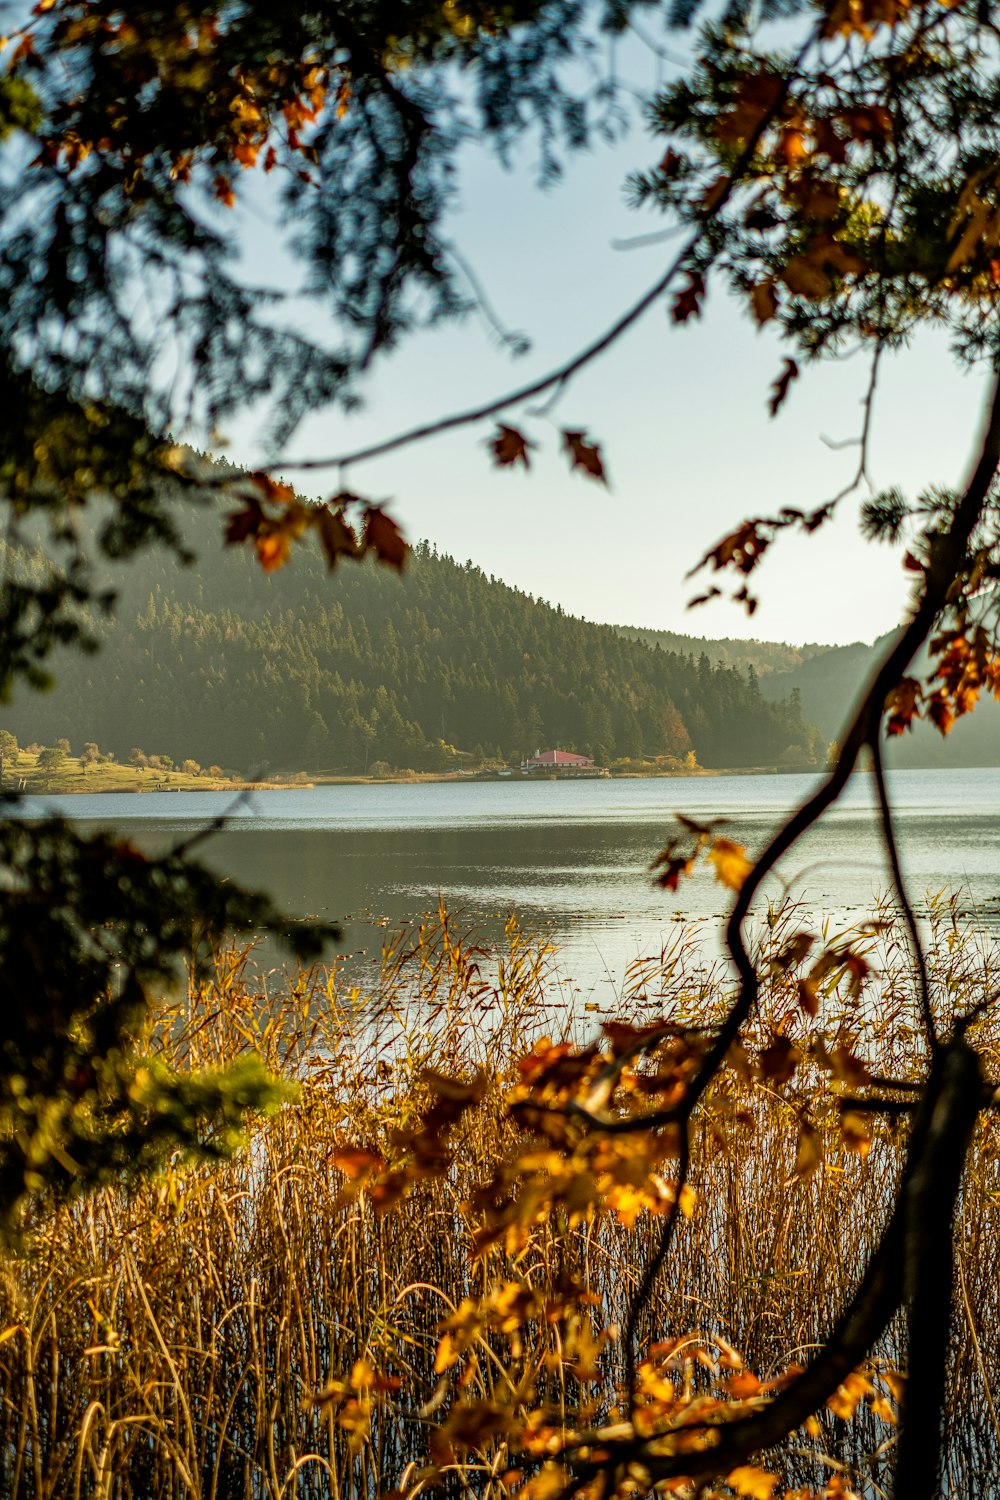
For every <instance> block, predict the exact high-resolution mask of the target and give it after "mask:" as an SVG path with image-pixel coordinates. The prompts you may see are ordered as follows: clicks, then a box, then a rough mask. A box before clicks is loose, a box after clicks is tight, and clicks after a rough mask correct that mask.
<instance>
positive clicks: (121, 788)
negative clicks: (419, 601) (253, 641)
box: [0, 766, 822, 798]
mask: <svg viewBox="0 0 1000 1500" xmlns="http://www.w3.org/2000/svg"><path fill="white" fill-rule="evenodd" d="M821 769H822V768H821V767H819V766H795V767H790V766H739V767H735V768H726V767H721V768H715V767H711V768H703V767H700V766H699V767H698V768H697V770H688V769H684V770H678V771H664V770H657V771H621V772H614V771H612V772H611V773H610V774H609V775H608V776H606V777H582V776H559V775H553V774H542V775H538V776H518V775H511V776H500V775H485V776H483V775H477V774H472V773H465V772H460V771H410V772H406V773H400V774H399V775H394V776H323V775H317V776H313V777H309V778H308V779H302V780H299V779H292V778H288V779H283V780H280V781H279V780H270V779H262V780H260V781H256V780H249V779H245V778H240V779H236V778H233V779H232V780H228V779H220V778H215V777H198V778H197V779H196V778H194V777H186V776H177V777H176V780H170V781H166V779H164V781H158V783H157V784H156V785H154V786H149V785H136V783H135V782H134V781H132V780H127V781H126V779H125V778H122V779H121V780H120V781H119V780H118V778H107V781H112V784H111V785H108V784H107V781H105V784H103V785H100V786H94V785H90V786H87V785H81V784H80V781H81V780H82V779H83V778H79V779H77V778H76V777H73V778H72V783H71V784H69V785H66V784H65V782H64V781H63V780H62V778H54V779H53V783H49V784H42V785H30V786H26V787H23V788H21V789H14V788H6V789H0V795H6V796H10V797H12V798H16V797H86V796H90V797H97V796H137V797H145V796H167V795H171V796H173V795H176V794H177V793H180V792H231V793H239V792H294V791H310V790H315V789H316V787H321V786H424V785H427V784H432V783H445V782H451V783H454V784H456V785H460V786H477V785H482V786H498V785H501V786H502V785H504V784H508V783H509V784H510V785H512V786H527V785H532V784H541V783H543V782H544V783H546V784H549V785H551V784H552V783H553V782H580V781H594V780H602V781H676V780H680V779H685V780H691V779H695V778H696V779H708V780H710V779H712V778H715V777H719V776H816V775H818V774H820V772H821ZM299 774H300V775H301V774H302V773H299ZM66 779H67V780H69V778H66ZM31 780H32V781H34V778H31Z"/></svg>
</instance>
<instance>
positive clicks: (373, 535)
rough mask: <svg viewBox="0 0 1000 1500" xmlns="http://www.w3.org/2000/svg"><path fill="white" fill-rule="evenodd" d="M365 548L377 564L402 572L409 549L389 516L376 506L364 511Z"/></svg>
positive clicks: (370, 506)
mask: <svg viewBox="0 0 1000 1500" xmlns="http://www.w3.org/2000/svg"><path fill="white" fill-rule="evenodd" d="M365 548H366V549H369V550H371V551H372V552H374V553H375V556H376V557H377V558H378V560H379V562H381V563H385V564H386V566H387V567H389V568H395V569H396V570H397V572H402V569H403V564H404V563H405V562H406V555H407V553H408V552H409V550H410V549H409V547H408V546H407V544H406V540H405V538H404V536H403V533H402V532H401V531H400V529H399V527H398V526H397V525H396V523H395V521H394V520H393V519H392V518H391V516H387V515H386V513H385V511H384V510H382V509H381V508H380V507H379V506H377V505H369V506H367V507H366V509H365Z"/></svg>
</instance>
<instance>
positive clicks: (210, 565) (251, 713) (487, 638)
mask: <svg viewBox="0 0 1000 1500" xmlns="http://www.w3.org/2000/svg"><path fill="white" fill-rule="evenodd" d="M186 536H187V537H188V539H189V541H190V542H191V545H192V546H193V548H194V550H195V551H196V552H197V553H198V555H199V559H200V560H199V561H198V562H197V563H196V564H194V565H193V566H191V567H189V568H186V569H182V568H179V567H177V566H176V565H175V564H174V563H173V562H172V561H171V560H169V559H167V558H165V557H161V556H152V557H150V556H147V557H144V558H141V559H138V560H137V561H135V562H133V563H132V564H130V565H129V567H128V569H125V570H123V572H124V573H125V581H124V587H123V589H122V592H121V596H120V599H119V604H118V614H117V620H116V622H115V623H113V624H110V625H104V624H101V625H99V626H98V633H99V634H100V636H101V638H102V649H101V651H100V652H99V653H98V654H97V655H95V656H91V657H86V656H79V655H74V654H72V653H69V652H67V653H64V655H63V656H62V657H61V659H60V660H59V661H58V662H57V663H56V665H55V673H56V677H57V685H56V687H55V689H54V690H53V691H52V692H49V693H45V694H33V693H30V692H28V691H27V690H24V691H22V692H21V693H20V694H19V696H18V697H17V698H16V699H15V701H14V703H13V704H12V705H11V706H10V707H9V708H7V709H6V710H5V711H4V712H3V714H2V718H0V726H2V727H6V728H9V729H11V730H12V731H13V732H14V733H15V734H16V735H17V736H18V738H19V739H20V740H21V741H22V743H24V742H29V741H31V740H40V741H43V742H45V743H47V744H50V743H53V742H54V741H55V740H56V739H58V738H60V737H65V738H68V739H69V740H70V741H71V743H72V744H73V745H74V747H78V746H79V745H80V744H82V743H83V742H84V741H88V740H92V741H95V742H96V743H98V744H99V745H100V746H101V747H102V748H104V749H111V750H113V751H114V752H115V753H116V755H117V756H118V757H119V759H121V758H123V757H126V756H127V755H128V754H129V752H130V750H132V749H133V748H136V747H137V748H141V749H143V750H146V751H147V752H150V751H152V752H156V753H158V754H169V755H171V756H173V757H174V759H180V758H183V757H192V758H194V759H195V760H198V761H200V762H201V763H202V764H203V765H211V764H217V765H221V766H224V767H227V768H233V769H235V770H238V771H247V770H249V769H251V768H254V767H262V766H265V765H267V766H270V767H273V768H279V769H306V770H311V771H314V772H320V771H327V772H342V773H345V774H352V773H358V772H363V771H364V770H365V768H366V767H370V766H371V765H372V763H374V762H376V761H385V762H387V763H388V764H389V765H391V766H395V767H413V768H415V769H437V768H441V767H443V766H445V765H448V764H451V765H454V764H455V763H456V757H455V754H454V752H455V751H456V750H457V751H462V752H464V753H465V754H467V755H472V756H499V757H502V758H503V759H505V760H508V761H511V760H517V759H518V758H520V757H521V756H522V755H524V754H525V753H530V752H532V751H534V750H535V749H537V748H546V747H550V746H560V747H561V748H563V749H567V750H575V751H579V752H582V753H586V754H590V755H593V756H594V757H595V759H596V760H597V761H598V762H599V763H607V762H609V761H611V760H614V759H616V758H619V757H625V756H629V757H636V756H656V755H661V756H670V757H675V758H676V759H677V760H678V761H683V760H684V758H685V757H686V756H687V755H688V754H689V752H690V751H692V750H693V751H694V754H695V756H696V757H697V760H698V762H699V763H700V764H701V765H704V766H706V767H712V766H715V767H722V766H732V767H738V766H754V765H777V764H788V765H808V764H812V763H815V762H816V760H817V758H821V756H822V753H823V750H825V741H824V742H821V741H820V737H819V735H818V734H817V732H816V731H815V729H814V728H813V727H812V726H811V725H810V724H809V723H808V722H807V720H806V719H805V718H804V717H803V714H802V711H801V708H800V705H799V702H798V699H797V697H796V695H795V694H794V693H792V694H791V695H790V696H788V697H787V698H778V699H777V700H776V701H771V700H770V699H768V698H765V697H763V696H762V694H761V692H760V688H759V685H758V682H757V678H756V675H755V674H754V673H753V672H752V671H749V672H747V671H744V670H740V671H737V670H735V669H734V668H732V667H728V666H722V665H713V663H712V661H711V660H710V659H709V657H708V655H707V654H706V653H704V652H701V651H700V650H699V651H698V654H695V653H694V652H692V651H690V650H689V651H684V650H664V649H663V648H662V647H661V646H659V645H652V646H650V645H647V644H644V643H643V642H641V641H635V640H629V639H626V638H625V636H624V635H623V634H621V633H620V632H618V631H616V630H615V629H613V628H612V627H610V626H603V625H593V624H589V623H587V622H586V621H584V620H580V619H576V618H574V617H572V616H569V615H566V614H564V613H563V611H562V610H561V609H560V608H558V607H557V608H552V607H551V606H549V605H547V604H544V603H542V602H540V601H538V600H535V599H533V598H531V597H529V596H528V595H525V594H523V593H520V592H518V591H517V590H516V589H512V588H509V587H508V586H507V585H506V584H503V583H501V582H500V581H499V580H497V579H494V578H489V577H487V576H486V575H485V574H484V573H482V572H481V571H480V570H479V569H478V568H475V567H473V566H472V565H471V564H465V565H460V564H458V563H456V562H455V561H453V560H452V559H451V558H448V557H441V556H438V555H437V554H436V553H435V552H434V551H433V550H432V549H430V548H428V547H427V546H426V545H421V546H419V547H418V548H417V549H416V551H415V554H414V556H413V557H412V558H411V560H410V564H409V566H408V567H407V569H406V572H405V573H404V575H403V577H402V578H400V577H399V576H398V575H397V574H395V573H394V572H391V571H389V570H387V569H385V568H380V567H378V566H377V565H374V564H372V565H370V566H367V565H366V566H354V565H351V564H342V565H341V566H340V567H339V568H338V570H337V572H336V573H335V574H334V575H333V576H332V577H331V576H330V575H329V574H328V572H327V570H326V567H325V564H324V563H323V562H322V561H321V560H320V558H319V557H318V556H314V555H312V554H310V553H309V552H308V550H307V549H306V548H302V549H300V550H299V551H297V552H296V555H295V557H294V560H293V561H292V562H291V563H290V564H289V565H288V566H287V567H286V568H284V569H283V570H281V571H280V572H278V573H275V574H273V575H271V576H269V577H268V576H264V575H262V574H261V572H260V570H259V568H258V567H257V565H256V562H255V560H254V559H253V558H252V557H250V556H248V555H247V554H246V553H245V552H244V551H242V550H238V549H233V548H229V549H226V548H223V546H222V545H221V539H220V536H221V527H220V518H219V515H218V513H216V512H206V511H202V512H196V513H195V515H194V518H193V522H192V523H191V525H189V526H187V527H186ZM694 644H695V645H697V646H700V643H694Z"/></svg>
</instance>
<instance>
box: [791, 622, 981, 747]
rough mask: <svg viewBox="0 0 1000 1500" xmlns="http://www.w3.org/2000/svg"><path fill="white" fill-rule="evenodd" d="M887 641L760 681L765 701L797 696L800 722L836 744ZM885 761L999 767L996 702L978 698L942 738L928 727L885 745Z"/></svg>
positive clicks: (831, 652)
mask: <svg viewBox="0 0 1000 1500" xmlns="http://www.w3.org/2000/svg"><path fill="white" fill-rule="evenodd" d="M890 639H891V637H890V636H888V635H886V636H882V638H881V639H880V640H878V641H876V642H875V643H874V644H873V645H871V646H862V645H853V646H833V647H830V648H828V649H827V650H826V651H824V652H823V653H822V654H821V655H818V656H814V657H811V658H810V659H809V660H808V661H805V662H803V663H802V665H801V666H798V667H796V668H794V669H792V670H790V671H785V672H775V673H774V674H772V675H770V676H768V677H763V676H762V678H761V689H762V691H763V692H764V694H765V696H768V697H770V696H772V695H773V696H774V697H775V699H781V698H784V697H785V696H786V695H787V694H789V693H793V692H794V693H798V694H799V697H800V701H801V704H802V712H803V715H804V716H805V718H807V719H808V720H810V722H812V723H814V724H816V725H817V726H818V728H819V729H820V731H821V733H822V734H823V735H824V736H825V737H826V739H828V740H834V739H839V738H840V736H841V734H842V732H843V729H844V726H845V724H846V722H847V719H848V715H849V713H850V710H851V708H852V706H853V704H854V703H855V701H856V700H857V698H858V697H859V695H860V693H861V690H862V688H863V687H864V685H865V683H866V681H867V680H868V678H869V676H870V675H871V673H872V672H873V671H874V669H875V665H876V663H877V661H878V660H879V658H880V656H881V654H882V652H883V650H884V648H885V646H886V645H887V643H888V642H889V640H890ZM913 670H914V675H916V676H920V675H922V673H926V671H927V670H928V663H927V657H926V654H924V655H923V656H921V657H920V658H918V661H917V664H916V666H915V668H914V669H913ZM886 761H887V763H888V764H889V765H891V766H896V767H898V768H899V769H900V770H906V769H917V768H920V767H946V766H996V765H1000V703H997V702H996V700H995V699H993V698H984V699H982V700H981V701H980V702H979V703H978V704H977V705H976V710H975V712H974V713H972V714H969V715H968V716H967V717H965V718H963V719H959V721H958V722H957V723H956V724H955V726H954V728H953V729H952V731H951V733H950V734H949V735H947V736H946V737H944V738H942V736H941V735H940V734H939V733H938V732H937V730H936V729H934V728H933V727H932V726H931V725H928V724H917V725H916V726H915V727H914V728H913V730H911V731H910V732H908V733H907V734H904V735H901V736H900V737H899V738H898V739H895V740H891V741H890V742H889V743H888V744H887V747H886Z"/></svg>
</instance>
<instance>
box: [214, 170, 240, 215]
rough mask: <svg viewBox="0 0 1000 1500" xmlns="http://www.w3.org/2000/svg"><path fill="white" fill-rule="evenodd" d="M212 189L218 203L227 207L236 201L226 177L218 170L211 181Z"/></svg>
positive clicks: (231, 186) (230, 206)
mask: <svg viewBox="0 0 1000 1500" xmlns="http://www.w3.org/2000/svg"><path fill="white" fill-rule="evenodd" d="M212 189H213V191H214V193H215V196H216V198H218V200H219V202H220V203H224V204H225V205H226V207H227V208H232V207H233V204H234V203H235V202H236V194H235V192H234V191H233V185H232V183H231V182H230V181H229V178H228V177H225V176H223V174H222V173H221V172H220V173H219V174H218V175H217V177H216V178H215V180H214V181H213V183H212Z"/></svg>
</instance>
